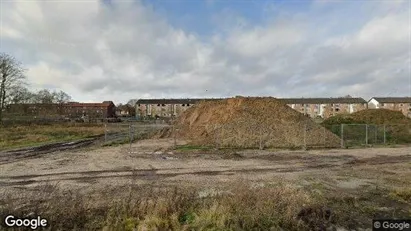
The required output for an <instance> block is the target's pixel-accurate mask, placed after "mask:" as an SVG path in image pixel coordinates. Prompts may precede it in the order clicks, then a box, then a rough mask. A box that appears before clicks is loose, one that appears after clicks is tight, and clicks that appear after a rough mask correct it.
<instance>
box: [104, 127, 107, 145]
mask: <svg viewBox="0 0 411 231" xmlns="http://www.w3.org/2000/svg"><path fill="white" fill-rule="evenodd" d="M104 143H107V124H106V123H105V124H104Z"/></svg>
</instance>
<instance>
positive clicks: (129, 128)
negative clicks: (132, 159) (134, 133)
mask: <svg viewBox="0 0 411 231" xmlns="http://www.w3.org/2000/svg"><path fill="white" fill-rule="evenodd" d="M131 128H132V125H131V124H130V125H128V140H129V142H130V152H131V143H132V142H133V141H132V140H131Z"/></svg>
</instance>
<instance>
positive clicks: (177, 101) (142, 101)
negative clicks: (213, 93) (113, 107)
mask: <svg viewBox="0 0 411 231" xmlns="http://www.w3.org/2000/svg"><path fill="white" fill-rule="evenodd" d="M203 100H206V101H209V100H222V98H192V99H139V100H137V102H136V104H195V103H198V102H200V101H203Z"/></svg>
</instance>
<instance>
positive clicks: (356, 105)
mask: <svg viewBox="0 0 411 231" xmlns="http://www.w3.org/2000/svg"><path fill="white" fill-rule="evenodd" d="M279 100H281V101H283V102H284V103H285V104H287V105H288V106H289V107H291V108H292V109H294V110H296V111H298V112H301V113H303V114H304V115H307V116H309V117H311V118H318V117H320V118H324V119H326V118H329V117H331V116H335V115H338V114H350V113H354V112H357V111H361V110H364V109H367V107H368V106H367V101H365V100H364V99H363V98H352V97H339V98H282V99H279Z"/></svg>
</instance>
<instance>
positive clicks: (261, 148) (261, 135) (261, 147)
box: [259, 127, 263, 150]
mask: <svg viewBox="0 0 411 231" xmlns="http://www.w3.org/2000/svg"><path fill="white" fill-rule="evenodd" d="M259 130H260V131H259V133H260V134H259V136H260V150H263V132H262V130H263V129H262V128H261V127H260V129H259Z"/></svg>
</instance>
